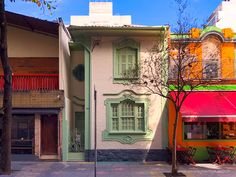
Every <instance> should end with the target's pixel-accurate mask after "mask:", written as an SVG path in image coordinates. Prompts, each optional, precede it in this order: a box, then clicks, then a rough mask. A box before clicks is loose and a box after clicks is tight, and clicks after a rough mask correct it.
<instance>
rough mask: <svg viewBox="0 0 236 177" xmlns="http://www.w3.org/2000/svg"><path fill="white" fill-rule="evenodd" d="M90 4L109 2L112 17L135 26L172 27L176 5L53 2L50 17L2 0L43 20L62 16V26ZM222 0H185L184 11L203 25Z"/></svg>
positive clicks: (128, 0) (160, 1) (135, 0)
mask: <svg viewBox="0 0 236 177" xmlns="http://www.w3.org/2000/svg"><path fill="white" fill-rule="evenodd" d="M90 1H112V2H113V14H114V15H131V16H132V23H133V24H136V25H150V26H156V25H167V24H169V25H174V24H175V21H176V12H177V11H176V6H175V5H174V0H57V8H56V9H55V10H53V12H52V14H50V13H49V12H47V11H43V10H42V9H40V8H38V7H37V5H35V4H32V3H30V2H23V1H22V0H16V1H15V2H10V0H6V10H8V11H11V12H15V13H19V14H24V15H27V16H33V17H36V18H40V19H46V20H50V21H53V20H57V19H58V17H62V19H63V21H64V23H65V24H67V25H68V24H69V23H70V16H71V15H88V8H89V2H90ZM221 1H222V0H189V5H188V12H189V15H190V16H191V18H194V19H198V24H203V23H204V22H205V21H206V19H207V18H208V17H209V16H210V14H211V13H212V12H213V11H214V10H215V9H216V7H217V6H218V5H219V4H220V2H221Z"/></svg>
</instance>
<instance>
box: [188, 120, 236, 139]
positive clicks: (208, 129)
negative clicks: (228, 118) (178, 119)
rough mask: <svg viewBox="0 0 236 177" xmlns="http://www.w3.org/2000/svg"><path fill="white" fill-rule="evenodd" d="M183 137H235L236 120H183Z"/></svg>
mask: <svg viewBox="0 0 236 177" xmlns="http://www.w3.org/2000/svg"><path fill="white" fill-rule="evenodd" d="M184 139H186V140H191V139H192V140H204V139H236V122H184Z"/></svg>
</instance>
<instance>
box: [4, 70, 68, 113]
mask: <svg viewBox="0 0 236 177" xmlns="http://www.w3.org/2000/svg"><path fill="white" fill-rule="evenodd" d="M3 85H4V79H3V75H0V107H1V106H2V99H3ZM12 90H13V93H12V106H13V108H37V109H38V108H39V109H40V108H62V107H64V96H63V95H64V93H63V91H62V90H59V77H58V74H13V75H12Z"/></svg>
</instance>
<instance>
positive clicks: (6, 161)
mask: <svg viewBox="0 0 236 177" xmlns="http://www.w3.org/2000/svg"><path fill="white" fill-rule="evenodd" d="M0 26H1V27H0V41H1V44H0V57H1V62H2V67H3V73H4V94H3V107H2V111H3V128H2V148H1V151H2V152H1V168H2V173H3V174H10V173H11V118H12V72H11V68H10V65H9V62H8V54H7V24H6V16H5V4H4V0H0Z"/></svg>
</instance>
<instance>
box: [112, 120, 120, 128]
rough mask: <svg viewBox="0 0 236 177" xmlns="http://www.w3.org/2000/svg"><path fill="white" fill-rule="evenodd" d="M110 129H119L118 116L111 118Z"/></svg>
mask: <svg viewBox="0 0 236 177" xmlns="http://www.w3.org/2000/svg"><path fill="white" fill-rule="evenodd" d="M112 130H115V131H117V130H119V119H118V118H113V119H112Z"/></svg>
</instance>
